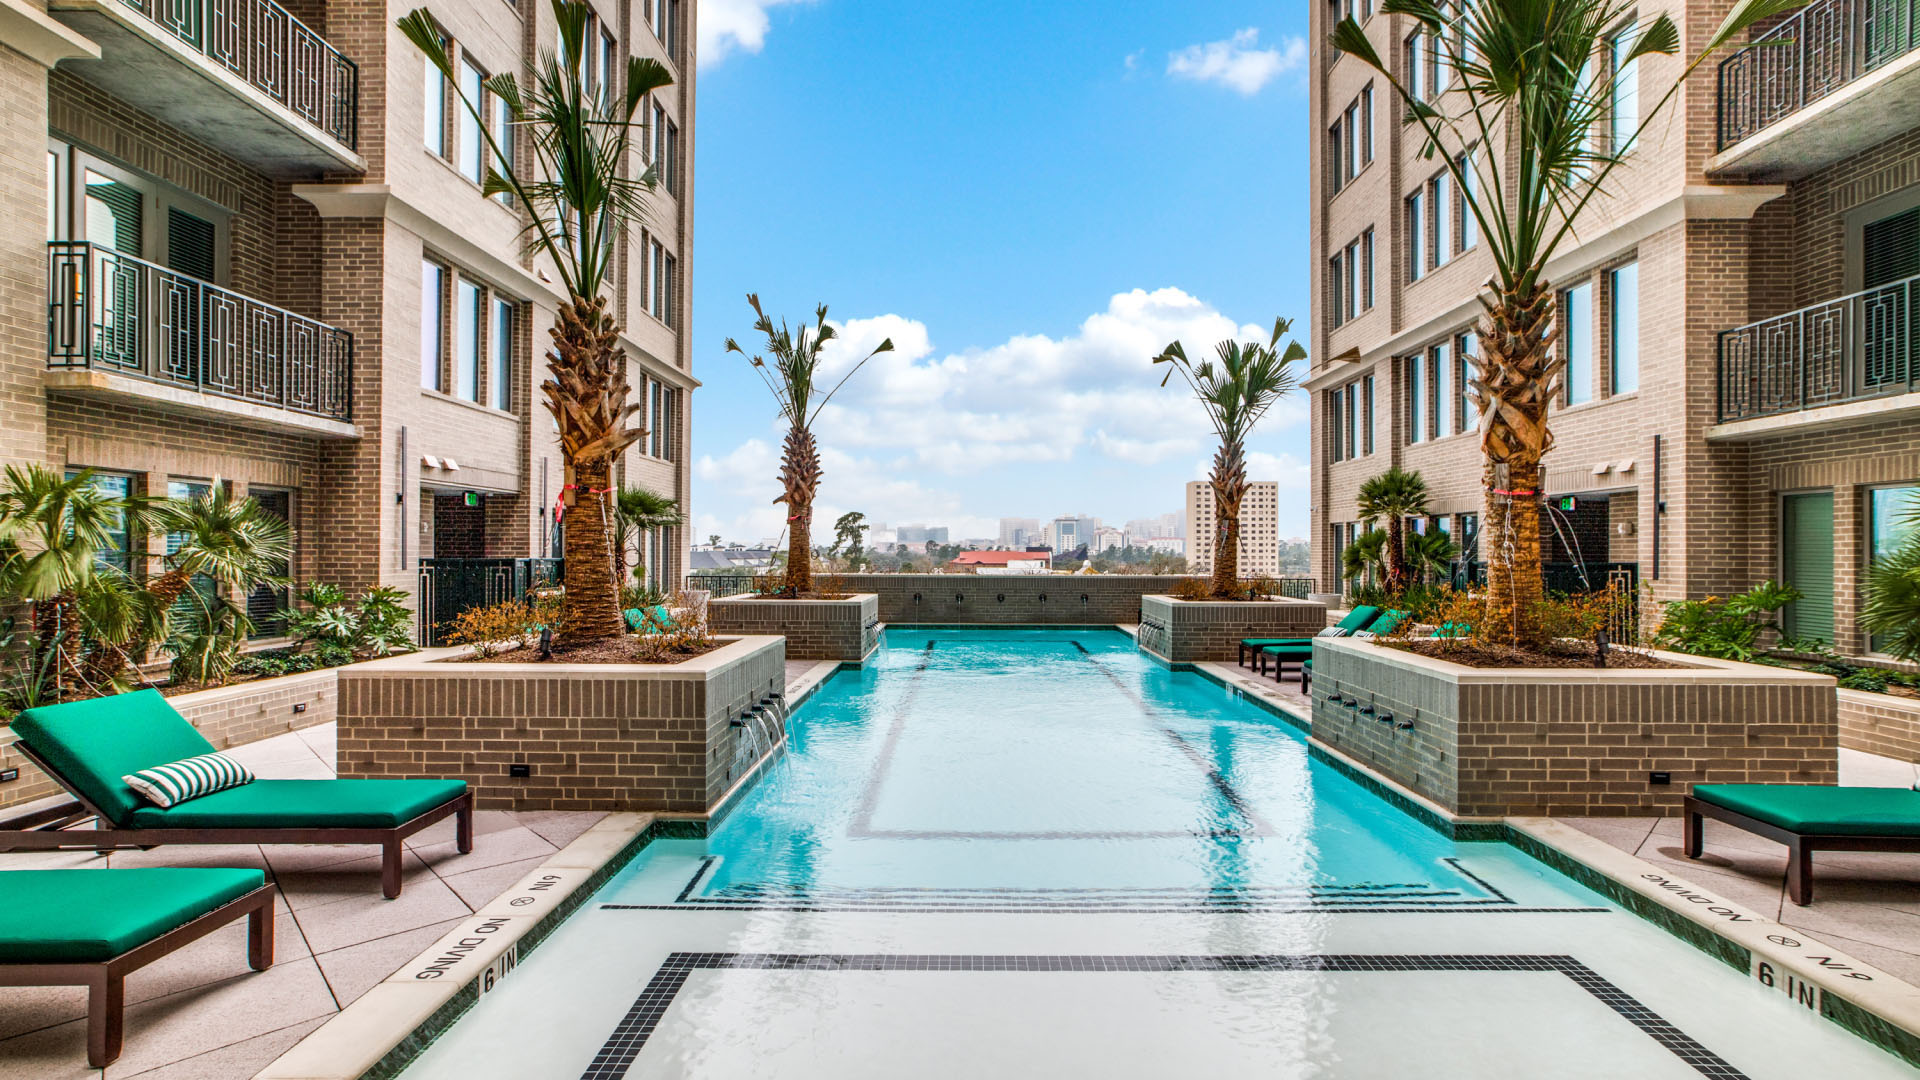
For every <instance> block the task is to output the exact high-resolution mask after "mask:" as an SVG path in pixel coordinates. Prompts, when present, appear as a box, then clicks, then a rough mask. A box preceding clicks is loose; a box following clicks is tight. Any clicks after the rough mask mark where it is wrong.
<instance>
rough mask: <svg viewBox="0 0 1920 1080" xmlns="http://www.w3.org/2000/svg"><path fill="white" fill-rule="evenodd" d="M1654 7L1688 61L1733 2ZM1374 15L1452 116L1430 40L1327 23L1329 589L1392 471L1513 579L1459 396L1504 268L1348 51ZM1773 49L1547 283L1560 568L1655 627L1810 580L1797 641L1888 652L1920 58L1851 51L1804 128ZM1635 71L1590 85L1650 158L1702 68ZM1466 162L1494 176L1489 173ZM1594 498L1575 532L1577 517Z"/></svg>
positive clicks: (1318, 279) (1321, 381)
mask: <svg viewBox="0 0 1920 1080" xmlns="http://www.w3.org/2000/svg"><path fill="white" fill-rule="evenodd" d="M1658 6H1659V7H1663V8H1664V9H1665V10H1667V11H1669V12H1670V13H1671V14H1672V15H1673V16H1674V18H1675V20H1676V22H1677V24H1678V25H1679V27H1680V29H1681V36H1682V51H1683V53H1691V52H1692V51H1693V50H1696V49H1697V48H1698V42H1700V41H1701V40H1703V39H1704V38H1705V37H1706V36H1707V35H1708V34H1709V33H1711V31H1712V29H1713V28H1714V27H1715V26H1717V25H1718V23H1719V22H1720V20H1721V19H1722V18H1724V16H1725V15H1726V12H1727V10H1728V8H1729V6H1730V5H1729V3H1727V2H1726V0H1705V2H1696V3H1680V2H1678V0H1672V2H1669V3H1666V4H1663V5H1658ZM1652 13H1653V10H1652V9H1642V10H1641V11H1640V12H1639V15H1640V16H1641V18H1642V19H1643V20H1644V19H1646V18H1649V17H1651V15H1652ZM1348 14H1351V15H1354V16H1355V17H1356V18H1358V19H1359V20H1360V21H1361V24H1362V27H1363V29H1364V30H1365V32H1366V33H1367V35H1368V37H1369V39H1370V40H1371V41H1372V43H1373V45H1374V47H1375V48H1376V49H1377V50H1378V51H1379V53H1380V55H1382V56H1383V57H1390V58H1392V60H1391V62H1392V64H1393V65H1394V67H1395V71H1396V74H1397V77H1401V78H1405V77H1406V74H1407V73H1408V72H1409V71H1411V70H1412V69H1413V67H1414V66H1415V65H1418V66H1419V67H1420V69H1421V73H1422V75H1423V76H1425V82H1426V84H1427V91H1426V92H1427V93H1428V94H1429V95H1430V96H1434V97H1440V96H1445V95H1447V94H1448V93H1449V90H1448V89H1447V84H1448V82H1449V79H1448V73H1447V72H1446V70H1445V67H1444V65H1440V66H1439V67H1438V70H1435V66H1434V65H1433V64H1432V63H1431V62H1430V61H1427V60H1425V59H1424V56H1423V54H1424V52H1425V51H1426V43H1425V42H1423V41H1422V40H1421V39H1420V38H1419V37H1417V36H1416V35H1414V33H1413V30H1414V27H1413V25H1412V23H1411V21H1410V20H1407V19H1405V18H1403V17H1398V16H1387V15H1383V14H1379V13H1378V12H1377V11H1375V10H1374V5H1372V4H1371V3H1369V2H1368V0H1339V2H1335V3H1329V4H1317V5H1314V6H1313V8H1312V14H1311V18H1312V31H1313V32H1312V33H1311V34H1310V35H1309V38H1310V41H1312V42H1313V43H1314V44H1313V49H1314V53H1313V73H1314V74H1313V78H1312V86H1311V96H1312V114H1313V115H1314V116H1315V117H1316V118H1318V124H1319V130H1318V132H1317V138H1316V140H1315V142H1314V168H1313V175H1312V191H1313V196H1312V201H1313V219H1312V251H1313V260H1312V263H1313V265H1312V281H1313V283H1314V295H1315V298H1316V319H1315V327H1314V343H1313V344H1314V348H1313V356H1314V357H1315V361H1314V367H1313V370H1312V377H1311V379H1310V380H1309V382H1308V383H1307V388H1308V389H1309V390H1310V391H1311V392H1312V393H1313V409H1312V421H1313V442H1312V448H1313V477H1312V499H1313V510H1314V532H1313V537H1312V539H1313V550H1314V555H1313V558H1314V568H1315V573H1316V576H1317V577H1319V578H1320V579H1321V580H1322V581H1335V580H1338V578H1339V558H1340V551H1341V548H1342V547H1343V546H1344V544H1346V543H1348V542H1350V541H1351V539H1352V537H1353V536H1354V535H1355V534H1356V532H1357V531H1358V530H1359V529H1360V528H1361V526H1360V523H1359V521H1358V516H1359V515H1358V514H1357V512H1356V510H1355V495H1356V493H1357V489H1358V487H1359V485H1360V484H1361V483H1362V482H1363V481H1364V480H1366V479H1367V478H1368V477H1371V476H1374V475H1376V474H1378V473H1380V472H1382V471H1384V470H1385V469H1387V468H1388V467H1389V466H1391V465H1396V464H1397V465H1400V466H1401V467H1403V468H1407V469H1412V470H1417V471H1419V472H1420V473H1421V475H1422V476H1423V477H1424V478H1425V479H1426V481H1427V483H1428V485H1429V487H1430V489H1431V490H1432V491H1433V499H1432V503H1431V509H1432V513H1433V515H1434V516H1433V518H1432V519H1430V520H1429V521H1428V522H1424V523H1420V525H1421V526H1422V527H1426V528H1432V527H1440V528H1447V529H1449V530H1450V531H1451V532H1452V533H1453V535H1454V536H1455V538H1456V539H1457V540H1459V541H1460V542H1461V544H1462V547H1463V548H1464V549H1465V550H1466V552H1467V555H1468V557H1469V558H1473V559H1477V560H1484V559H1485V558H1486V556H1487V553H1486V552H1483V551H1479V550H1478V549H1477V544H1476V542H1475V539H1474V533H1475V531H1476V527H1477V524H1478V521H1479V515H1480V514H1481V513H1482V512H1483V507H1482V498H1483V496H1482V484H1481V468H1482V464H1481V461H1482V459H1481V453H1480V446H1479V439H1478V435H1477V430H1476V429H1477V426H1478V423H1477V417H1475V416H1474V415H1473V414H1472V410H1471V407H1470V405H1469V404H1468V403H1467V402H1466V401H1465V400H1464V395H1463V391H1462V387H1463V385H1464V381H1465V379H1466V378H1467V377H1469V375H1470V367H1469V366H1468V365H1467V364H1466V363H1465V362H1464V360H1463V356H1464V355H1471V354H1473V353H1474V351H1475V350H1476V348H1477V341H1476V338H1475V335H1474V330H1475V328H1476V320H1477V318H1478V316H1479V310H1480V309H1479V302H1478V299H1477V296H1476V292H1477V290H1478V289H1479V287H1480V286H1481V285H1482V284H1483V283H1484V282H1486V281H1487V280H1488V278H1489V277H1490V276H1491V264H1490V260H1489V259H1488V257H1487V255H1486V252H1485V245H1484V244H1482V243H1480V242H1479V237H1478V236H1477V235H1476V231H1477V230H1475V229H1474V228H1473V227H1472V225H1471V223H1470V222H1468V221H1467V220H1465V214H1464V213H1463V210H1464V207H1463V205H1462V201H1461V199H1460V196H1459V192H1458V191H1456V190H1454V186H1455V183H1456V181H1455V180H1454V178H1453V177H1452V176H1450V175H1447V174H1446V172H1445V169H1444V165H1443V163H1442V162H1441V161H1440V159H1438V158H1432V159H1429V158H1425V157H1422V156H1421V154H1420V150H1421V147H1422V143H1423V136H1422V134H1421V132H1420V130H1419V129H1418V128H1417V126H1411V125H1407V124H1405V123H1404V122H1403V121H1404V118H1405V114H1406V109H1405V106H1404V104H1403V103H1402V102H1401V101H1400V100H1399V99H1398V97H1397V95H1396V94H1395V93H1394V92H1393V91H1392V90H1391V88H1390V87H1388V86H1387V85H1386V83H1385V80H1383V79H1381V78H1380V77H1379V76H1378V74H1377V73H1375V72H1373V71H1372V70H1371V69H1370V68H1367V67H1366V66H1365V65H1363V64H1361V63H1360V62H1359V61H1357V60H1355V59H1354V58H1352V57H1349V56H1344V55H1340V54H1338V53H1337V52H1335V51H1334V50H1332V49H1330V48H1329V47H1328V46H1327V45H1326V44H1325V40H1326V35H1327V33H1328V31H1329V30H1330V29H1331V26H1332V24H1333V22H1334V20H1336V19H1338V18H1341V17H1343V16H1345V15H1348ZM1843 24H1845V20H1844V19H1843V20H1839V21H1838V22H1836V23H1835V24H1834V25H1836V26H1839V25H1843ZM1622 29H1623V31H1625V32H1627V33H1631V30H1630V29H1628V28H1625V27H1623V28H1622ZM1789 29H1791V28H1789ZM1821 32H1822V31H1820V30H1819V29H1818V28H1814V27H1811V24H1809V27H1803V28H1802V29H1801V31H1800V36H1802V37H1808V38H1809V40H1808V41H1807V42H1805V43H1803V44H1805V46H1806V49H1805V50H1804V51H1805V52H1810V53H1814V54H1818V52H1819V45H1820V42H1819V41H1817V40H1813V39H1814V38H1817V37H1818V36H1819V34H1820V33H1821ZM1755 36H1756V37H1758V36H1759V35H1757V34H1756V35H1755ZM1789 36H1791V35H1789ZM1609 44H1610V43H1609ZM1747 44H1748V43H1744V42H1743V43H1741V45H1742V46H1743V48H1735V49H1730V50H1728V51H1727V52H1726V53H1724V54H1722V55H1721V56H1719V57H1716V58H1714V61H1713V62H1709V63H1708V64H1705V65H1702V67H1701V68H1700V70H1699V71H1698V73H1697V74H1696V75H1695V76H1694V77H1693V79H1692V80H1690V81H1689V82H1688V83H1687V84H1686V85H1685V86H1684V87H1682V88H1681V90H1680V91H1679V93H1678V96H1677V98H1676V100H1675V101H1674V102H1673V104H1672V105H1671V106H1670V107H1669V110H1668V112H1666V113H1665V114H1663V115H1662V116H1661V118H1659V119H1658V120H1656V121H1655V122H1654V123H1653V124H1651V125H1649V126H1648V127H1647V129H1646V131H1645V133H1644V134H1643V135H1642V136H1641V137H1640V140H1639V141H1638V142H1637V143H1636V144H1635V145H1634V147H1633V149H1632V150H1631V153H1630V157H1629V159H1628V161H1627V163H1626V164H1625V165H1623V166H1622V167H1621V168H1620V169H1619V170H1617V171H1616V172H1615V174H1614V176H1613V178H1612V179H1611V181H1610V183H1609V187H1610V194H1611V197H1610V198H1605V199H1602V200H1598V201H1596V203H1595V204H1593V205H1592V206H1590V207H1589V209H1588V211H1587V212H1586V214H1585V215H1584V217H1583V219H1582V220H1581V221H1580V222H1578V223H1576V224H1577V225H1578V226H1579V227H1578V229H1577V230H1576V235H1575V237H1574V238H1573V239H1571V240H1570V241H1569V242H1568V243H1567V244H1565V245H1563V246H1562V249H1561V252H1560V254H1559V255H1558V256H1557V257H1556V259H1555V260H1554V262H1553V263H1552V265H1551V266H1550V267H1549V270H1548V277H1549V280H1550V281H1551V282H1552V283H1553V284H1554V286H1555V287H1556V289H1558V290H1560V292H1559V299H1560V313H1561V316H1562V317H1561V319H1560V320H1559V335H1560V336H1559V339H1558V341H1557V343H1556V347H1557V348H1560V349H1562V350H1565V351H1566V356H1567V359H1568V360H1569V365H1570V366H1569V379H1568V391H1567V392H1566V393H1565V394H1564V395H1563V399H1562V400H1561V402H1560V403H1559V404H1560V407H1559V408H1558V409H1556V410H1555V412H1554V413H1553V417H1552V424H1551V426H1552V430H1553V432H1554V435H1555V440H1556V442H1555V447H1554V449H1553V451H1552V452H1551V453H1550V454H1549V455H1548V457H1547V460H1546V470H1545V476H1546V481H1545V492H1544V494H1545V495H1546V496H1547V497H1548V498H1549V500H1550V501H1549V505H1550V507H1551V508H1552V509H1550V511H1549V513H1548V515H1547V518H1548V526H1549V528H1550V529H1551V530H1552V535H1548V536H1546V537H1544V539H1545V541H1546V543H1545V545H1544V546H1543V551H1545V552H1546V553H1547V554H1546V557H1547V558H1550V559H1551V558H1556V557H1557V558H1562V559H1571V555H1572V553H1573V552H1577V554H1578V559H1579V561H1582V562H1585V563H1587V564H1593V563H1601V562H1614V563H1630V564H1633V565H1634V567H1635V568H1636V569H1637V573H1638V576H1639V578H1640V579H1641V580H1642V581H1644V582H1646V583H1647V584H1648V585H1649V586H1650V588H1651V591H1652V596H1653V598H1654V599H1655V600H1656V601H1666V600H1673V599H1678V598H1682V597H1700V596H1705V595H1711V594H1720V595H1724V594H1726V593H1728V592H1730V591H1734V590H1739V589H1743V588H1745V587H1747V586H1749V585H1752V584H1754V583H1756V582H1759V581H1763V580H1766V579H1768V578H1774V579H1780V580H1787V581H1791V582H1792V583H1794V584H1795V585H1797V586H1799V587H1800V588H1802V590H1803V591H1804V592H1805V593H1806V594H1807V597H1806V599H1805V600H1803V601H1802V602H1801V603H1800V604H1797V605H1795V607H1794V608H1792V609H1790V610H1789V612H1788V613H1787V615H1788V622H1789V629H1790V631H1792V632H1794V633H1797V634H1798V635H1800V636H1803V637H1819V638H1823V639H1825V640H1827V641H1829V642H1832V643H1833V644H1834V645H1835V646H1836V647H1837V648H1838V649H1839V650H1840V651H1842V652H1847V653H1854V654H1863V653H1869V652H1871V651H1872V643H1871V642H1870V641H1868V640H1867V637H1866V635H1865V634H1864V633H1863V632H1862V631H1861V630H1860V628H1859V625H1858V623H1857V619H1856V616H1857V613H1858V610H1859V605H1860V578H1861V575H1862V571H1863V569H1864V567H1865V565H1866V563H1867V562H1868V560H1869V558H1870V552H1872V551H1873V550H1874V549H1875V548H1876V547H1879V548H1880V549H1882V550H1884V549H1885V548H1886V547H1887V546H1888V545H1890V544H1891V543H1893V542H1895V541H1896V540H1897V539H1899V537H1900V535H1902V534H1901V531H1900V530H1901V526H1900V525H1899V522H1898V519H1899V517H1900V513H1899V512H1900V511H1901V510H1902V509H1904V508H1905V507H1906V506H1908V505H1909V504H1912V505H1920V394H1916V393H1914V392H1913V391H1914V390H1915V384H1914V376H1915V375H1916V374H1920V369H1916V368H1914V367H1913V366H1912V360H1911V359H1910V357H1911V356H1912V353H1913V346H1912V344H1911V343H1912V342H1914V341H1916V340H1920V338H1916V337H1915V326H1916V324H1915V323H1914V321H1913V313H1912V306H1911V304H1912V301H1913V300H1915V299H1920V281H1916V277H1917V276H1920V113H1916V112H1915V111H1914V110H1913V109H1912V108H1911V104H1912V101H1913V96H1912V95H1913V93H1914V88H1913V87H1914V75H1913V73H1914V72H1915V71H1920V53H1916V52H1913V51H1908V52H1905V53H1901V52H1899V51H1898V49H1892V50H1886V49H1882V50H1881V52H1880V53H1879V54H1876V53H1875V52H1874V50H1873V49H1865V50H1853V51H1850V49H1851V47H1850V46H1849V47H1847V48H1836V49H1831V50H1828V55H1833V56H1851V59H1843V60H1841V61H1839V64H1840V66H1841V67H1842V68H1844V69H1845V70H1842V71H1837V72H1833V71H1829V72H1826V73H1825V75H1826V79H1827V81H1826V82H1825V83H1823V84H1822V85H1824V87H1825V90H1824V96H1819V97H1817V99H1816V95H1818V94H1820V93H1821V91H1819V90H1809V91H1807V93H1806V95H1805V97H1806V100H1795V101H1792V102H1784V103H1783V101H1782V100H1781V99H1780V97H1779V96H1778V95H1773V96H1766V95H1762V94H1760V93H1759V92H1758V91H1757V90H1755V89H1754V85H1755V84H1754V81H1753V79H1752V78H1751V72H1752V71H1753V66H1752V65H1753V64H1754V63H1756V59H1755V58H1756V57H1758V56H1761V55H1763V54H1764V56H1766V57H1767V62H1768V63H1783V64H1786V65H1788V66H1789V67H1791V66H1792V65H1794V64H1798V63H1800V62H1802V59H1803V50H1802V49H1801V47H1800V46H1799V45H1795V46H1787V47H1778V46H1772V47H1769V46H1761V47H1758V48H1752V49H1749V48H1744V46H1746V45H1747ZM1612 55H1613V53H1612V52H1611V51H1610V49H1609V48H1604V47H1603V48H1602V49H1601V50H1600V51H1599V52H1598V53H1597V54H1596V56H1595V58H1594V70H1595V71H1596V72H1597V73H1599V77H1600V78H1601V80H1602V82H1601V84H1600V85H1602V86H1603V87H1604V88H1605V89H1604V90H1603V91H1602V92H1604V93H1606V94H1608V95H1609V106H1610V108H1609V112H1610V115H1609V116H1608V117H1607V118H1606V119H1605V120H1603V121H1602V123H1601V124H1600V125H1598V126H1599V127H1600V128H1601V129H1602V130H1599V131H1596V133H1595V138H1596V139H1598V140H1607V139H1613V138H1617V137H1619V136H1617V135H1616V134H1615V133H1614V128H1615V127H1616V126H1619V127H1620V129H1621V130H1622V131H1630V130H1631V129H1632V124H1633V122H1634V121H1635V120H1636V119H1637V118H1638V117H1639V116H1640V115H1641V113H1640V110H1642V109H1647V108H1651V106H1652V104H1653V102H1654V101H1655V100H1656V99H1657V98H1658V97H1659V95H1660V94H1661V93H1663V92H1664V91H1665V89H1666V88H1667V86H1668V85H1670V83H1671V82H1672V80H1673V79H1674V78H1675V77H1676V75H1677V74H1678V71H1679V66H1680V63H1681V59H1680V58H1674V57H1646V58H1642V59H1641V60H1639V61H1638V62H1637V63H1636V64H1635V65H1633V66H1632V67H1629V68H1626V69H1624V70H1617V69H1616V65H1614V64H1613V63H1612V61H1611V56H1612ZM1776 77H1777V78H1778V79H1779V80H1781V81H1780V82H1778V83H1777V85H1794V84H1795V79H1796V78H1797V76H1796V75H1795V74H1794V73H1792V72H1788V73H1787V74H1785V75H1777V76H1776ZM1436 84H1437V85H1436ZM1769 85H1776V84H1773V83H1770V84H1769ZM1809 85H1811V83H1810V84H1809ZM1455 93H1457V92H1455ZM1616 121H1618V123H1616ZM1446 150H1447V152H1448V153H1449V154H1452V155H1455V156H1456V157H1462V156H1464V157H1465V158H1466V160H1467V161H1469V162H1472V161H1473V160H1474V158H1475V156H1476V155H1478V154H1479V153H1480V152H1481V151H1480V148H1479V147H1477V146H1447V147H1446ZM1469 171H1470V172H1471V171H1473V170H1472V169H1470V170H1469ZM1476 175H1479V173H1476ZM1569 497H1571V499H1572V501H1573V505H1574V507H1575V509H1573V510H1572V512H1571V513H1562V512H1561V511H1560V510H1559V509H1558V505H1559V502H1560V501H1561V500H1563V499H1567V498H1569ZM1603 523H1604V526H1605V528H1604V531H1602V530H1601V526H1602V524H1603ZM1555 526H1557V528H1556V527H1555Z"/></svg>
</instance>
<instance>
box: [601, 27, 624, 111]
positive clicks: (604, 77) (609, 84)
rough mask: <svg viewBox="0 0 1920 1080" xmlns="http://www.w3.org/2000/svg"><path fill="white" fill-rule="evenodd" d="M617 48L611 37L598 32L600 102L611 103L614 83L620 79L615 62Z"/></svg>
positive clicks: (618, 69)
mask: <svg viewBox="0 0 1920 1080" xmlns="http://www.w3.org/2000/svg"><path fill="white" fill-rule="evenodd" d="M617 50H618V46H617V44H616V43H615V42H614V40H613V35H612V34H609V33H607V32H606V31H604V30H602V31H601V32H600V100H602V101H607V102H611V101H612V100H613V95H614V92H615V91H614V85H613V84H614V83H616V82H618V81H619V79H620V68H619V66H618V64H617V63H616V62H615V60H614V57H615V55H616V54H617Z"/></svg>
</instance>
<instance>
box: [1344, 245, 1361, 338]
mask: <svg viewBox="0 0 1920 1080" xmlns="http://www.w3.org/2000/svg"><path fill="white" fill-rule="evenodd" d="M1345 262H1346V271H1347V282H1346V294H1347V318H1349V319H1351V318H1353V317H1354V316H1355V315H1358V314H1359V313H1360V241H1358V240H1355V241H1354V242H1353V243H1351V244H1348V245H1347V251H1346V260H1345Z"/></svg>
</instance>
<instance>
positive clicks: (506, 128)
mask: <svg viewBox="0 0 1920 1080" xmlns="http://www.w3.org/2000/svg"><path fill="white" fill-rule="evenodd" d="M487 101H488V103H489V104H490V105H491V106H492V112H493V139H494V143H495V144H496V145H497V146H498V148H499V151H500V156H501V157H502V158H504V159H505V163H506V170H503V171H511V170H512V168H513V164H514V162H515V161H517V160H518V159H519V151H518V148H517V147H516V146H515V145H514V137H515V134H516V133H515V131H514V129H513V110H512V109H510V108H509V107H508V106H507V99H506V98H503V97H499V96H494V97H490V98H488V99H487ZM480 175H481V176H482V178H483V180H484V177H485V176H486V172H485V170H484V169H483V170H482V171H481V174H480ZM494 198H496V199H499V200H500V201H501V202H502V203H503V204H505V203H511V202H513V196H511V195H509V194H507V193H506V192H504V191H503V192H501V193H500V194H498V195H495V196H494Z"/></svg>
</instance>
